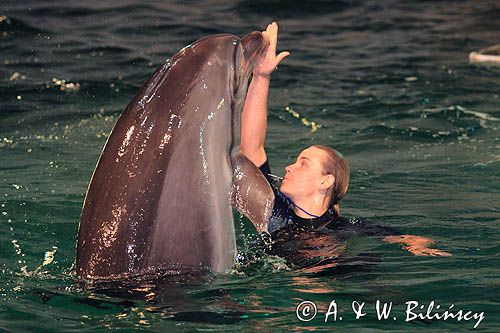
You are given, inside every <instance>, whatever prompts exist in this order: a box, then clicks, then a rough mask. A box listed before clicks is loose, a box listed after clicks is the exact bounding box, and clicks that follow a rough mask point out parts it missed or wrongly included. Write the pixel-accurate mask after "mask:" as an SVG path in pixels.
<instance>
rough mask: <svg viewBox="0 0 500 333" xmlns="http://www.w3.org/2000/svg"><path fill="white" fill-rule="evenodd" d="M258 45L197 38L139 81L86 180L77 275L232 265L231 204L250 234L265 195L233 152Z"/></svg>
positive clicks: (263, 215) (248, 40) (266, 207)
mask: <svg viewBox="0 0 500 333" xmlns="http://www.w3.org/2000/svg"><path fill="white" fill-rule="evenodd" d="M265 47H266V41H265V39H264V38H263V37H262V35H261V33H260V32H253V33H251V34H249V35H247V36H246V37H244V38H243V39H241V40H240V39H239V38H238V37H235V36H233V35H229V34H220V35H213V36H209V37H205V38H203V39H200V40H198V41H197V42H195V43H193V44H192V45H189V46H187V47H185V48H184V49H182V50H181V51H179V52H178V53H177V54H175V55H174V56H173V57H171V58H170V59H169V60H167V62H166V63H165V64H164V65H162V66H161V67H160V68H158V69H157V70H156V71H155V72H154V74H153V75H152V76H151V77H150V78H149V79H148V80H147V81H146V83H145V84H144V85H143V86H142V88H141V89H140V90H139V92H138V94H137V95H136V96H135V97H134V98H133V99H132V101H131V102H130V103H129V105H128V106H127V108H126V109H125V111H124V112H123V114H122V115H121V116H120V118H119V119H118V121H117V123H116V125H115V126H114V128H113V130H112V132H111V134H110V136H109V138H108V141H107V143H106V145H105V147H104V150H103V152H102V154H101V157H100V159H99V162H98V164H97V167H96V169H95V171H94V174H93V176H92V179H91V182H90V185H89V188H88V191H87V195H86V198H85V202H84V206H83V211H82V217H81V222H80V228H79V233H78V244H77V257H76V273H77V274H78V275H79V276H80V277H83V278H113V277H120V276H124V275H125V276H126V275H135V274H142V273H144V272H150V271H154V270H156V269H158V268H168V267H183V268H187V269H189V268H190V267H199V268H200V267H204V268H210V269H212V270H214V271H217V272H221V271H224V270H225V269H227V268H230V267H231V266H232V265H233V263H234V255H235V248H236V246H235V234H234V233H235V232H234V225H233V218H232V210H231V202H232V203H233V205H234V206H236V207H237V208H238V209H239V210H240V211H241V212H242V213H243V214H245V215H247V216H248V217H249V218H250V220H251V221H252V222H253V223H254V225H255V226H256V228H257V230H258V231H264V230H266V228H267V221H268V218H269V215H270V213H271V208H272V204H273V198H274V196H273V193H272V190H271V188H270V187H269V185H268V183H267V182H266V180H265V178H264V177H263V176H262V174H261V173H260V171H259V170H258V169H257V168H256V167H255V166H254V165H253V164H252V163H251V162H250V161H249V160H248V159H246V158H245V157H244V156H243V155H242V154H241V153H240V150H239V142H240V114H241V108H242V104H243V101H244V98H245V94H246V88H247V83H248V77H249V75H250V72H251V70H252V68H253V63H254V61H255V59H256V57H257V56H258V55H259V54H261V52H263V51H264V49H265Z"/></svg>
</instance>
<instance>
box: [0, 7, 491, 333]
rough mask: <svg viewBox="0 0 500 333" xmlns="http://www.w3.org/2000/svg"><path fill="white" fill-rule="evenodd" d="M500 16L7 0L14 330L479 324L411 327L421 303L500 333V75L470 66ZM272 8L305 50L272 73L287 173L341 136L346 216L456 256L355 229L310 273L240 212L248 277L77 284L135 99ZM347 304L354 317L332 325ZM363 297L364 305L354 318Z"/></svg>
mask: <svg viewBox="0 0 500 333" xmlns="http://www.w3.org/2000/svg"><path fill="white" fill-rule="evenodd" d="M499 13H500V6H499V4H498V2H496V1H467V2H466V1H432V2H425V1H424V2H409V1H380V2H376V3H375V2H371V1H335V2H323V1H313V2H309V1H308V2H301V1H284V0H282V1H272V2H268V1H252V2H246V1H241V2H237V3H233V2H229V1H215V0H213V1H205V2H190V1H187V2H185V3H175V4H168V3H166V2H149V3H148V4H143V3H142V2H139V1H134V0H131V1H126V2H123V1H106V2H97V1H87V2H84V3H72V4H70V3H68V2H65V1H16V2H13V1H4V2H2V4H1V5H0V63H1V64H2V65H1V66H0V73H1V76H0V78H1V79H0V97H1V103H0V112H1V119H2V121H1V122H0V179H1V181H0V258H1V261H0V263H1V264H0V265H1V271H0V277H1V282H0V331H2V332H3V331H5V332H9V331H13V332H17V331H37V332H45V331H47V332H49V331H50V332H56V331H79V332H82V331H104V330H106V329H108V328H112V329H113V330H115V331H124V332H125V331H127V332H128V331H131V330H140V331H165V330H174V331H175V330H212V331H220V330H227V331H240V330H245V331H250V330H252V331H253V330H258V329H262V330H268V329H274V330H277V331H304V330H309V329H311V330H312V329H317V330H325V331H326V330H332V329H338V330H341V331H352V330H353V329H356V330H357V331H359V330H361V329H364V330H366V331H378V330H384V331H402V330H412V331H425V332H429V331H441V330H447V331H458V330H469V329H471V328H472V327H473V326H474V323H475V322H476V320H471V321H461V322H457V321H456V320H451V319H449V320H447V321H444V320H413V321H411V322H405V321H404V319H405V309H406V305H405V302H407V301H410V300H416V301H419V302H420V303H421V304H425V305H427V304H429V303H430V301H432V300H435V301H436V302H437V303H439V304H441V307H442V310H446V309H448V308H449V306H450V305H451V304H454V306H455V309H464V310H472V311H475V312H481V311H484V313H485V319H484V320H483V321H482V323H481V324H480V326H479V327H480V328H482V329H483V331H487V332H495V331H499V330H500V320H499V319H500V318H499V315H498V306H499V302H498V295H499V282H500V281H499V268H498V267H499V260H498V256H499V245H498V244H499V237H498V232H499V229H500V226H499V220H500V212H499V207H500V195H499V194H500V186H499V184H500V182H499V179H500V178H499V176H500V172H499V171H500V167H499V165H500V164H499V163H500V153H499V152H500V135H499V133H500V97H499V94H500V91H499V84H500V79H499V74H500V70H499V68H495V67H480V66H472V65H469V64H468V62H467V56H468V53H469V52H471V51H473V50H476V49H480V48H483V47H486V46H490V45H493V44H495V43H498V33H499V30H500V24H499V21H498V17H499ZM274 19H276V20H278V22H279V24H280V39H279V48H280V49H282V50H290V51H291V53H292V54H291V55H290V56H289V57H288V58H287V59H286V60H285V61H284V62H283V64H281V65H280V66H279V69H278V70H277V71H276V72H275V74H274V75H273V78H272V89H271V92H270V96H271V97H270V101H269V134H268V138H267V141H266V146H267V148H266V149H267V153H268V156H269V159H270V161H271V166H272V168H273V172H274V173H275V174H277V175H281V174H282V173H283V168H284V166H285V165H286V164H288V163H290V162H291V161H292V160H293V159H294V158H295V157H296V155H297V154H298V153H299V151H300V150H301V149H302V148H305V147H307V146H309V145H311V144H327V145H331V146H333V147H335V148H336V149H337V150H339V151H340V152H342V153H343V154H344V155H345V156H346V157H347V158H348V159H349V161H350V164H351V171H352V177H351V184H350V188H349V192H348V194H347V196H346V198H345V199H344V200H343V203H342V212H343V214H345V215H346V216H349V217H363V218H366V219H368V220H373V221H376V222H378V223H382V224H385V225H389V226H392V227H395V228H398V229H399V230H401V231H403V232H405V233H412V234H418V235H424V236H427V237H431V238H433V239H435V240H436V244H435V246H436V247H437V248H439V249H442V250H445V251H448V252H451V253H452V254H453V256H452V257H415V256H412V255H411V254H409V253H408V252H406V251H404V250H402V249H400V248H399V246H396V245H393V244H387V243H384V242H382V241H380V240H379V239H376V238H375V239H372V238H367V237H356V238H353V239H351V240H349V241H348V242H347V243H346V244H345V249H344V251H345V253H348V254H349V255H350V256H352V257H354V258H355V261H354V262H350V263H349V264H348V265H344V266H341V267H343V268H342V269H338V270H337V271H335V270H333V272H332V271H330V272H328V273H325V274H321V273H311V272H307V271H304V270H301V269H294V268H293V267H289V265H288V264H287V263H286V262H285V261H284V260H283V259H281V258H279V257H273V256H265V255H262V253H260V252H259V251H258V250H256V249H253V248H252V245H251V241H250V240H251V239H252V235H251V233H252V231H251V227H250V225H249V223H248V221H246V220H245V219H242V220H240V219H238V218H237V219H236V224H237V229H238V238H239V249H240V252H241V253H242V254H243V255H245V256H248V257H252V258H254V260H253V261H250V263H248V262H247V264H245V265H241V266H239V267H237V268H236V269H235V271H233V272H232V273H229V274H223V275H218V276H208V277H205V278H204V279H202V280H200V279H196V278H193V279H188V278H186V280H185V281H166V282H165V281H163V282H158V281H157V282H147V283H146V282H145V283H144V285H143V290H132V289H133V288H134V287H130V286H129V287H127V286H126V285H125V286H115V289H114V291H115V292H114V293H113V294H111V292H110V290H108V295H105V294H102V293H91V292H89V291H86V290H83V289H81V288H80V286H78V285H77V284H76V283H75V280H74V277H73V276H72V275H71V274H70V271H71V267H72V264H73V262H74V258H75V244H76V234H77V227H78V222H79V216H80V212H81V206H82V203H83V199H84V194H85V191H86V189H87V184H88V181H89V179H90V176H91V174H92V171H93V169H94V166H95V164H96V161H97V158H98V157H99V154H100V152H101V149H102V147H103V145H104V143H105V140H106V136H107V135H108V133H109V131H110V129H111V128H112V126H113V124H114V123H115V121H116V120H117V118H118V116H119V115H120V112H121V111H122V110H123V108H124V107H125V105H126V104H127V103H128V101H129V100H130V99H131V97H132V96H133V95H134V93H135V92H136V91H137V89H138V88H139V87H140V85H141V84H142V82H143V81H144V80H145V79H146V78H147V77H148V76H149V75H150V74H151V73H152V72H153V70H154V69H155V68H156V67H157V66H158V65H160V64H161V63H163V61H164V60H165V59H166V58H167V57H169V56H170V55H172V54H173V53H175V52H176V51H177V50H179V49H180V48H182V47H183V46H185V45H187V44H189V43H191V42H192V41H194V40H196V39H198V38H200V37H203V36H205V35H208V34H214V33H219V32H231V33H234V34H237V35H240V36H242V35H244V34H246V33H248V32H250V31H252V30H257V29H263V27H265V25H266V24H267V23H269V22H270V21H272V20H274ZM310 122H314V123H315V126H313V125H312V124H311V123H310ZM249 244H250V245H249ZM249 247H250V248H249ZM374 256H375V257H379V260H377V262H376V263H373V260H371V259H370V258H373V257H374ZM356 258H357V259H356ZM174 282H176V283H174ZM181 282H182V283H181ZM377 299H379V300H382V301H386V302H389V301H392V302H394V310H393V313H392V314H391V316H392V315H394V316H396V317H397V320H396V321H393V320H392V319H389V320H387V321H379V320H377V318H376V314H375V311H374V305H375V302H376V300H377ZM304 300H310V301H314V302H315V303H316V304H317V306H318V312H319V313H318V316H317V317H316V318H315V319H313V320H311V321H309V322H300V321H299V320H298V319H297V318H296V315H295V308H296V306H297V305H298V304H299V303H300V302H302V301H304ZM332 300H335V301H336V303H337V304H338V307H339V311H340V312H341V314H340V315H341V316H343V320H342V321H340V320H339V319H337V321H336V322H333V320H332V318H333V317H330V320H329V322H327V323H325V322H324V318H325V312H326V310H327V307H328V305H329V304H330V302H331V301H332ZM355 300H356V301H359V302H361V301H364V302H367V304H366V305H365V310H366V312H367V313H368V314H367V315H366V316H365V317H362V318H360V319H358V320H355V317H354V314H353V312H352V310H351V302H352V301H355Z"/></svg>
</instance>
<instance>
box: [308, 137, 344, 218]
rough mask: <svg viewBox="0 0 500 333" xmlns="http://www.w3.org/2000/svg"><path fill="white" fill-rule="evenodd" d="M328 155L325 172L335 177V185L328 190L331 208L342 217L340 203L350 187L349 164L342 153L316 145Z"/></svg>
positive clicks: (324, 167)
mask: <svg viewBox="0 0 500 333" xmlns="http://www.w3.org/2000/svg"><path fill="white" fill-rule="evenodd" d="M313 147H316V148H319V149H321V150H323V151H324V152H325V153H326V158H324V159H323V172H324V173H325V174H327V175H328V174H331V175H333V176H334V177H335V181H334V183H333V185H332V186H331V187H330V188H329V189H328V190H327V195H328V196H329V197H330V204H329V205H328V207H329V208H332V209H333V211H334V212H335V214H337V215H340V211H339V206H338V203H339V202H340V200H342V198H343V197H344V196H345V194H346V193H347V188H348V187H349V163H348V162H347V159H346V158H344V156H342V154H341V153H339V152H338V151H336V150H335V149H332V148H330V147H327V146H322V145H314V146H313Z"/></svg>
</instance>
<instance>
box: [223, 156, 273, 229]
mask: <svg viewBox="0 0 500 333" xmlns="http://www.w3.org/2000/svg"><path fill="white" fill-rule="evenodd" d="M231 162H232V164H233V170H234V172H233V192H232V201H233V206H234V207H235V208H236V209H238V211H239V212H240V213H241V214H243V215H245V216H246V217H248V218H249V219H250V221H251V222H252V223H253V225H254V226H255V228H256V229H257V231H258V232H264V231H265V232H267V231H268V230H267V225H268V222H269V218H270V217H271V214H272V211H273V205H274V193H273V190H272V188H271V186H270V185H269V183H268V182H267V180H266V178H265V177H264V175H263V174H262V172H260V170H259V169H258V168H257V167H256V166H255V165H254V164H253V163H252V162H251V161H250V160H249V159H248V158H247V157H246V156H245V155H243V154H242V153H237V154H235V156H233V157H232V158H231Z"/></svg>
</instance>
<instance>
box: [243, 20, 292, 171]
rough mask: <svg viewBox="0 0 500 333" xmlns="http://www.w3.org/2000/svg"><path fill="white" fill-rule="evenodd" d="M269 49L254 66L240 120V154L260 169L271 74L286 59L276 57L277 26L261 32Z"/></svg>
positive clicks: (283, 55) (273, 25)
mask: <svg viewBox="0 0 500 333" xmlns="http://www.w3.org/2000/svg"><path fill="white" fill-rule="evenodd" d="M262 34H263V36H264V38H266V39H267V41H268V43H269V46H268V48H267V50H266V52H265V53H264V55H263V56H262V57H261V58H260V59H258V60H257V61H256V62H255V66H254V69H253V77H252V82H251V83H250V86H249V88H248V92H247V96H246V100H245V104H244V106H243V112H242V116H241V145H240V149H241V152H242V153H243V154H244V155H245V156H246V157H247V158H248V159H249V160H250V161H252V163H253V164H255V166H257V167H259V166H261V165H262V164H263V163H264V162H265V161H266V159H267V156H266V152H265V150H264V142H265V140H266V131H267V96H268V93H269V82H270V79H271V73H272V72H273V71H274V70H275V69H276V66H278V64H279V63H280V62H281V60H283V59H284V58H285V57H286V56H288V55H289V54H290V53H289V52H286V51H285V52H281V53H280V54H278V55H276V46H277V44H278V25H277V24H276V22H273V23H271V24H269V25H268V26H267V28H266V30H265V31H263V32H262Z"/></svg>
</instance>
